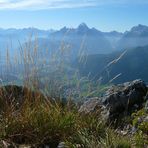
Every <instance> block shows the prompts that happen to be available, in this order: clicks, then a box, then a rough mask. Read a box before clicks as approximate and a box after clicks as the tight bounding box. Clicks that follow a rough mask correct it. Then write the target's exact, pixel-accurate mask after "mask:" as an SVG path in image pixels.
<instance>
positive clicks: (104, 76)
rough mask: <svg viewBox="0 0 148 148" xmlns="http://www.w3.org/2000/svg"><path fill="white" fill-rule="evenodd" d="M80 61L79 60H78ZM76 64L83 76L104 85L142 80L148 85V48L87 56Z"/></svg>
mask: <svg viewBox="0 0 148 148" xmlns="http://www.w3.org/2000/svg"><path fill="white" fill-rule="evenodd" d="M77 61H78V60H77ZM77 61H76V63H75V66H76V67H78V69H79V71H80V74H81V76H89V78H90V79H92V80H99V79H100V80H101V82H103V83H109V82H110V83H122V82H126V81H132V80H135V79H142V80H144V81H145V82H146V83H148V46H144V47H136V48H132V49H129V50H125V51H120V52H114V53H111V54H95V55H89V56H87V60H85V61H86V62H85V61H82V62H79V63H78V62H77Z"/></svg>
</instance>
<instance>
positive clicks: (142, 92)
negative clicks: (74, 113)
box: [79, 80, 147, 120]
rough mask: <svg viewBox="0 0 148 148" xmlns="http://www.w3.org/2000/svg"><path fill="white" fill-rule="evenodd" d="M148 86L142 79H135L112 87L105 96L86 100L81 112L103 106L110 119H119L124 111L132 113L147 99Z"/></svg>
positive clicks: (87, 111) (103, 110) (95, 109)
mask: <svg viewBox="0 0 148 148" xmlns="http://www.w3.org/2000/svg"><path fill="white" fill-rule="evenodd" d="M146 94H147V86H146V84H145V83H144V82H143V81H141V80H135V81H132V82H127V83H124V84H120V85H116V86H112V87H110V88H109V89H108V90H107V91H106V93H105V95H104V97H102V98H91V99H90V100H88V101H86V102H84V104H83V105H82V106H81V107H80V109H79V112H84V113H91V112H95V111H97V110H98V109H100V108H101V110H102V111H101V112H102V113H103V115H104V116H108V118H109V120H114V119H117V118H118V117H119V116H120V115H121V114H123V113H127V114H128V113H131V112H132V111H133V110H135V109H138V108H140V107H141V106H142V104H143V103H144V101H146V99H145V96H146Z"/></svg>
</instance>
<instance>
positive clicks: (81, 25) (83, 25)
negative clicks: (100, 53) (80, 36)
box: [78, 23, 89, 30]
mask: <svg viewBox="0 0 148 148" xmlns="http://www.w3.org/2000/svg"><path fill="white" fill-rule="evenodd" d="M78 29H87V30H88V29H89V28H88V26H87V25H86V24H85V23H81V24H80V25H79V26H78Z"/></svg>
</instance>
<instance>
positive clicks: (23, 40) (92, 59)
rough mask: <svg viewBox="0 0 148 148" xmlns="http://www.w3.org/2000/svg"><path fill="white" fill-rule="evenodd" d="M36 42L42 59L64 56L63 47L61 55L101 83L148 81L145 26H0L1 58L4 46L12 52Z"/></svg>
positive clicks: (147, 29) (30, 47)
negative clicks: (122, 28) (103, 28)
mask: <svg viewBox="0 0 148 148" xmlns="http://www.w3.org/2000/svg"><path fill="white" fill-rule="evenodd" d="M36 42H37V46H35V47H38V50H39V54H40V55H42V57H41V60H43V58H45V59H46V58H49V56H50V55H52V54H53V53H54V54H55V53H56V54H57V55H60V56H61V57H62V56H65V55H64V54H65V53H64V52H65V51H66V54H68V56H67V55H66V56H65V57H64V59H66V58H67V57H68V58H69V57H70V60H71V61H72V62H73V61H75V62H73V66H74V67H75V68H78V69H79V71H80V74H81V76H88V75H89V77H90V78H91V79H94V80H97V79H100V78H101V79H102V82H103V83H107V82H109V81H110V82H113V83H120V82H125V81H130V80H134V79H136V78H142V79H143V80H145V81H146V82H148V78H147V75H148V58H147V57H148V26H144V25H138V26H135V27H133V28H131V30H130V31H126V32H125V33H120V32H117V31H112V32H102V31H99V30H97V29H96V28H89V27H88V26H87V25H86V24H85V23H82V24H80V25H79V26H78V27H77V28H67V27H63V28H62V29H60V30H40V29H36V28H26V29H0V58H1V57H3V56H4V55H6V54H7V49H9V51H10V53H11V54H12V55H15V53H16V52H19V49H20V47H22V48H24V49H25V48H26V44H29V49H28V50H29V51H30V52H31V49H33V48H34V47H33V46H34V45H35V44H36ZM20 44H21V45H20ZM30 45H32V46H30ZM59 51H61V52H59ZM76 59H77V60H76ZM2 63H3V62H2V58H1V64H2Z"/></svg>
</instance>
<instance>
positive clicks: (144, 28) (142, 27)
mask: <svg viewBox="0 0 148 148" xmlns="http://www.w3.org/2000/svg"><path fill="white" fill-rule="evenodd" d="M146 29H148V27H147V26H145V25H141V24H139V25H138V26H135V27H133V28H132V29H131V31H145V30H146Z"/></svg>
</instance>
